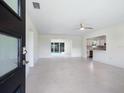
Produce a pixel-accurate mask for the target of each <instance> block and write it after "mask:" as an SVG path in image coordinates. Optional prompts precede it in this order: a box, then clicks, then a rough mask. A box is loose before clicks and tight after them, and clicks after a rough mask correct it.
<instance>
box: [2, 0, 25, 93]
mask: <svg viewBox="0 0 124 93" xmlns="http://www.w3.org/2000/svg"><path fill="white" fill-rule="evenodd" d="M11 1H14V0H0V93H25V65H24V64H23V62H24V60H25V54H23V47H25V0H17V1H15V5H14V7H16V9H14V8H12V7H13V5H12V4H13V3H12V2H11ZM17 2H18V4H17ZM9 3H10V4H9ZM16 4H17V5H16Z"/></svg>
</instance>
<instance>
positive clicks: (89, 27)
mask: <svg viewBox="0 0 124 93" xmlns="http://www.w3.org/2000/svg"><path fill="white" fill-rule="evenodd" d="M85 29H93V28H92V27H85Z"/></svg>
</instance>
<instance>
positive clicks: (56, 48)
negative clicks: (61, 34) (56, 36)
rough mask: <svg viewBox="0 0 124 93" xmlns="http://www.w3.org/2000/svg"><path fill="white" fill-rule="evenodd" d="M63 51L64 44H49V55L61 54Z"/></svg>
mask: <svg viewBox="0 0 124 93" xmlns="http://www.w3.org/2000/svg"><path fill="white" fill-rule="evenodd" d="M64 51H65V43H64V42H51V53H63V52H64Z"/></svg>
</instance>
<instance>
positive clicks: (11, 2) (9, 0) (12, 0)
mask: <svg viewBox="0 0 124 93" xmlns="http://www.w3.org/2000/svg"><path fill="white" fill-rule="evenodd" d="M3 1H4V2H5V3H6V4H7V5H8V6H9V7H10V8H11V9H12V10H13V11H14V12H15V13H16V14H18V15H20V2H19V0H3Z"/></svg>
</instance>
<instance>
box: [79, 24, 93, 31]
mask: <svg viewBox="0 0 124 93" xmlns="http://www.w3.org/2000/svg"><path fill="white" fill-rule="evenodd" d="M79 29H80V30H81V31H84V30H88V29H89V30H90V29H93V28H92V27H86V26H84V24H82V23H81V24H80V28H79Z"/></svg>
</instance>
